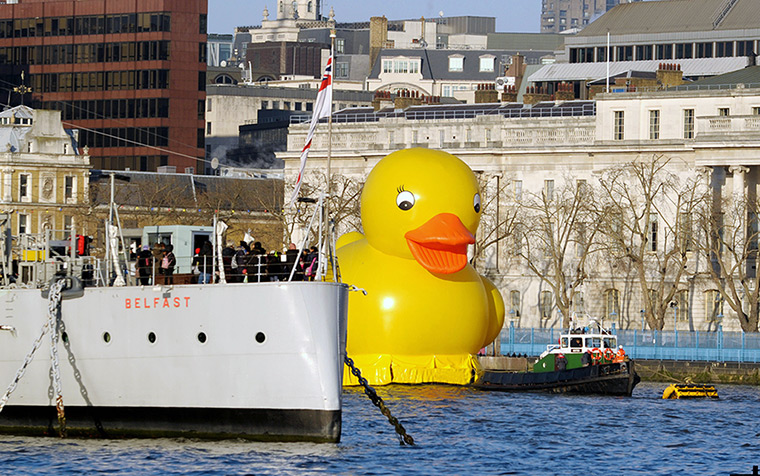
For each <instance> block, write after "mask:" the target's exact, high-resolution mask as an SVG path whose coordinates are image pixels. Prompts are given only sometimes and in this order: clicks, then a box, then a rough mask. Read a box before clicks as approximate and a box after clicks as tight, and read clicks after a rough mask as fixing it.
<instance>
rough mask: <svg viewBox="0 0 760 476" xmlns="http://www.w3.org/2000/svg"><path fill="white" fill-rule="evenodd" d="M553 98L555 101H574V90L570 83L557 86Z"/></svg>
mask: <svg viewBox="0 0 760 476" xmlns="http://www.w3.org/2000/svg"><path fill="white" fill-rule="evenodd" d="M554 98H555V99H556V100H557V101H572V100H573V99H575V90H574V88H573V85H572V84H570V83H559V84H557V90H556V91H555V92H554Z"/></svg>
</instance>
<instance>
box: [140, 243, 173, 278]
mask: <svg viewBox="0 0 760 476" xmlns="http://www.w3.org/2000/svg"><path fill="white" fill-rule="evenodd" d="M176 266H177V257H176V256H175V255H174V246H172V245H171V244H167V245H165V244H163V243H156V244H154V245H153V248H152V249H151V248H150V246H148V245H143V247H142V249H141V250H140V251H139V252H138V253H137V257H136V263H135V274H136V276H137V281H138V283H139V284H141V285H143V286H147V285H149V284H151V281H155V283H156V284H174V268H175V267H176Z"/></svg>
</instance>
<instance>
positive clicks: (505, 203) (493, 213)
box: [471, 174, 518, 274]
mask: <svg viewBox="0 0 760 476" xmlns="http://www.w3.org/2000/svg"><path fill="white" fill-rule="evenodd" d="M478 182H479V184H480V198H481V213H480V216H481V218H480V226H479V227H478V233H477V236H476V237H475V247H474V250H473V255H472V260H471V261H472V263H473V264H474V265H475V266H476V268H486V269H479V271H481V272H484V273H485V274H488V272H489V271H491V270H492V269H498V267H499V265H500V263H499V261H500V256H499V255H500V254H501V253H499V252H498V251H495V250H497V249H498V248H497V247H499V246H500V245H501V244H502V243H504V242H507V241H508V240H509V239H510V238H513V235H514V227H515V224H516V219H517V210H518V207H517V202H516V200H515V194H514V190H513V187H512V181H511V180H510V179H508V178H505V177H503V176H502V175H501V174H495V175H488V174H479V175H478ZM491 253H493V254H494V255H495V257H494V258H493V262H492V263H491V262H490V261H491V260H490V259H489V255H491ZM505 255H506V254H505ZM506 256H508V255H506ZM494 265H495V268H494Z"/></svg>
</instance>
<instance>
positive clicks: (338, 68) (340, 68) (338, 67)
mask: <svg viewBox="0 0 760 476" xmlns="http://www.w3.org/2000/svg"><path fill="white" fill-rule="evenodd" d="M335 77H336V78H348V63H335Z"/></svg>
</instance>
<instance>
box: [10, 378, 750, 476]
mask: <svg viewBox="0 0 760 476" xmlns="http://www.w3.org/2000/svg"><path fill="white" fill-rule="evenodd" d="M665 387H666V384H661V383H660V384H655V383H642V384H640V385H639V386H638V387H636V389H635V390H634V393H633V397H630V398H619V397H596V396H569V395H544V394H516V393H500V392H484V391H479V390H473V389H467V388H460V387H452V386H391V387H381V388H378V389H377V390H378V393H379V394H380V395H381V397H383V399H384V400H385V401H386V403H387V405H388V407H389V408H390V409H391V411H392V412H393V414H394V416H397V417H398V418H399V420H400V421H401V422H402V423H403V425H404V426H405V428H406V430H407V431H408V432H409V434H411V435H412V436H413V437H414V439H415V441H416V443H417V444H416V445H415V446H414V447H402V446H400V445H399V443H398V440H397V439H396V437H395V436H394V435H395V433H394V432H393V428H392V427H391V425H390V424H389V423H388V422H387V420H386V419H385V418H384V417H383V416H382V415H381V414H380V412H379V411H378V410H377V408H375V407H374V406H372V404H371V403H370V401H369V400H368V399H367V398H366V396H365V395H364V394H363V393H362V392H361V391H360V390H359V389H346V390H345V392H344V413H343V437H342V441H341V442H340V443H339V444H311V443H309V444H302V443H251V442H244V441H215V442H208V441H196V440H175V439H162V440H76V439H66V440H60V439H57V438H21V437H8V436H0V474H1V475H37V474H55V475H74V474H77V475H78V474H87V475H91V474H128V475H180V474H181V475H277V474H298V475H302V474H366V475H383V474H421V475H422V474H447V475H448V474H462V475H464V474H509V475H511V474H520V475H523V474H524V475H555V474H556V475H582V476H594V475H621V474H622V475H655V474H657V475H676V474H682V475H692V474H694V475H729V474H749V473H751V472H752V466H753V465H760V388H759V387H752V386H733V385H720V386H718V392H719V394H720V399H718V400H662V399H661V396H662V391H663V389H664V388H665Z"/></svg>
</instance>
